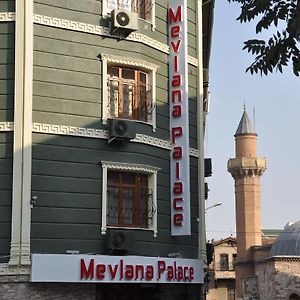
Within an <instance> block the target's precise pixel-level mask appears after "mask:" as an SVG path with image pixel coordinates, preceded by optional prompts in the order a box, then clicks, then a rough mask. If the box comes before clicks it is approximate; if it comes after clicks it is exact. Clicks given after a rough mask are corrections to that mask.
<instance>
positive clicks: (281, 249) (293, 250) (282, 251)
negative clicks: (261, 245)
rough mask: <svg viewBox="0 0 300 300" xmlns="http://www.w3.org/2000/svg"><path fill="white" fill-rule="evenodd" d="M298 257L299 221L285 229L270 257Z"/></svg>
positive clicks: (299, 254) (299, 243) (274, 245)
mask: <svg viewBox="0 0 300 300" xmlns="http://www.w3.org/2000/svg"><path fill="white" fill-rule="evenodd" d="M284 255H286V256H300V221H298V222H296V223H294V224H292V225H290V226H288V227H286V228H285V229H284V231H283V232H282V233H281V234H280V235H279V236H278V238H277V239H276V241H275V242H274V244H273V246H272V249H271V256H284Z"/></svg>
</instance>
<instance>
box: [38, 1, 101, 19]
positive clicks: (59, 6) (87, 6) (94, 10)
mask: <svg viewBox="0 0 300 300" xmlns="http://www.w3.org/2000/svg"><path fill="white" fill-rule="evenodd" d="M34 2H35V5H34V11H35V13H37V14H41V15H46V16H49V17H55V18H61V19H67V20H73V21H77V22H83V23H88V24H94V25H99V22H100V13H101V3H100V2H99V1H96V0H81V1H75V2H74V1H70V0H69V1H66V0H63V1H61V0H35V1H34Z"/></svg>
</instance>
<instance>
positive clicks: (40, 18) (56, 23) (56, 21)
mask: <svg viewBox="0 0 300 300" xmlns="http://www.w3.org/2000/svg"><path fill="white" fill-rule="evenodd" d="M34 23H36V24H41V25H46V26H51V27H56V28H63V29H67V30H74V31H80V32H85V33H90V34H96V35H101V36H108V37H110V38H118V37H116V36H113V35H112V34H111V33H110V29H109V28H108V27H103V26H98V25H93V24H88V23H82V22H77V21H72V20H66V19H60V18H54V17H48V16H44V15H38V14H35V15H34ZM126 40H128V41H134V42H138V43H142V44H145V45H147V46H150V47H152V48H154V49H156V50H159V51H161V52H163V53H166V54H169V46H168V45H166V44H163V43H161V42H159V41H157V40H155V39H152V38H150V37H149V36H147V35H144V34H141V33H138V32H133V33H131V34H130V35H129V36H128V37H127V38H126ZM188 63H189V64H191V65H193V66H197V59H196V58H194V57H192V56H189V55H188Z"/></svg>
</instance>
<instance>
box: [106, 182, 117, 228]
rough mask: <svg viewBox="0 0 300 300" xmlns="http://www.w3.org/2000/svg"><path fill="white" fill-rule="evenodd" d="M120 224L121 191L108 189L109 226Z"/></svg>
mask: <svg viewBox="0 0 300 300" xmlns="http://www.w3.org/2000/svg"><path fill="white" fill-rule="evenodd" d="M118 223H119V189H118V188H112V187H109V188H108V189H107V224H110V225H111V224H118Z"/></svg>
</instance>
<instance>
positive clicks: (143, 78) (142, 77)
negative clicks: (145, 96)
mask: <svg viewBox="0 0 300 300" xmlns="http://www.w3.org/2000/svg"><path fill="white" fill-rule="evenodd" d="M140 75H141V76H140V77H141V82H142V83H144V84H146V74H145V73H142V72H141V73H140Z"/></svg>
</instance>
